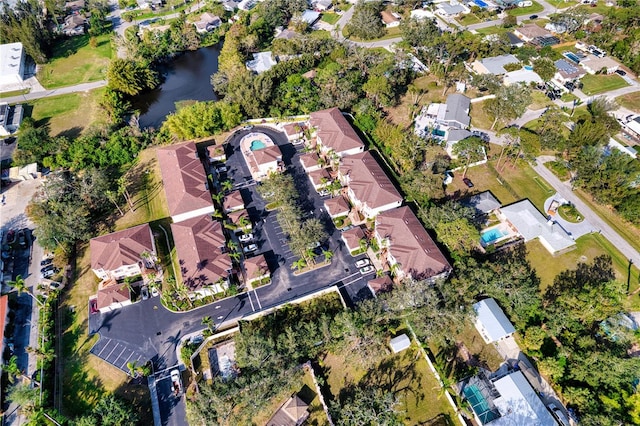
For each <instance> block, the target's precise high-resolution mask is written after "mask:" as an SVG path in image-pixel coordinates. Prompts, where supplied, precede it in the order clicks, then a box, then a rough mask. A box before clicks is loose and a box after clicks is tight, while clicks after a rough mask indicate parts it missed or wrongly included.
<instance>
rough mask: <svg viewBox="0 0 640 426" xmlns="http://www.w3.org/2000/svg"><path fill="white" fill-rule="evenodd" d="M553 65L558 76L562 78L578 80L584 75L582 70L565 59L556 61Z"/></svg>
mask: <svg viewBox="0 0 640 426" xmlns="http://www.w3.org/2000/svg"><path fill="white" fill-rule="evenodd" d="M554 64H555V66H556V69H557V70H558V72H559V73H560V75H561V76H562V77H564V78H578V77H580V76H583V75H584V74H585V72H584V70H582V69H580V68H578V67H577V66H575V65H573V64H572V63H570V62H569V61H567V60H566V59H558V60H557V61H555V62H554Z"/></svg>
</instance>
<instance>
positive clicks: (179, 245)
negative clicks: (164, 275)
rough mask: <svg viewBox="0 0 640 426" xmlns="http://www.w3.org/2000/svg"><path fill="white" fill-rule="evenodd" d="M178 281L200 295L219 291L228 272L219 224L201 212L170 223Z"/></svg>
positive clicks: (222, 288) (228, 257)
mask: <svg viewBox="0 0 640 426" xmlns="http://www.w3.org/2000/svg"><path fill="white" fill-rule="evenodd" d="M171 232H172V233H173V241H174V243H175V248H176V256H177V257H178V263H179V264H180V275H181V277H182V282H183V283H184V284H185V285H186V286H187V288H188V289H189V291H191V292H197V293H200V294H202V295H210V294H215V293H221V292H223V291H224V290H225V289H226V287H227V282H228V281H227V280H228V277H229V275H231V273H232V268H233V266H232V262H231V257H230V256H229V253H227V251H226V239H225V236H224V232H223V226H222V224H221V223H220V222H219V221H216V220H213V219H212V218H211V215H208V214H204V215H201V216H197V217H192V218H190V219H186V220H184V221H182V222H179V223H172V224H171Z"/></svg>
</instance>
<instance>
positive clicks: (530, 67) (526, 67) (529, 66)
mask: <svg viewBox="0 0 640 426" xmlns="http://www.w3.org/2000/svg"><path fill="white" fill-rule="evenodd" d="M524 69H525V70H527V71H533V67H532V66H531V65H525V66H524Z"/></svg>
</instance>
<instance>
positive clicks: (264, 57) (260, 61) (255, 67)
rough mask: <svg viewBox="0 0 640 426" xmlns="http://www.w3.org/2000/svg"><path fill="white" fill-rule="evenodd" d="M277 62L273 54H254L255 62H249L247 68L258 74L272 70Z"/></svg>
mask: <svg viewBox="0 0 640 426" xmlns="http://www.w3.org/2000/svg"><path fill="white" fill-rule="evenodd" d="M276 64H277V62H276V60H275V59H274V58H273V55H272V53H271V52H270V51H269V52H258V53H254V54H253V60H251V61H248V62H247V64H246V65H247V68H248V69H249V70H251V71H253V72H255V73H256V74H260V73H263V72H265V71H268V70H270V69H271V68H272V67H273V66H274V65H276Z"/></svg>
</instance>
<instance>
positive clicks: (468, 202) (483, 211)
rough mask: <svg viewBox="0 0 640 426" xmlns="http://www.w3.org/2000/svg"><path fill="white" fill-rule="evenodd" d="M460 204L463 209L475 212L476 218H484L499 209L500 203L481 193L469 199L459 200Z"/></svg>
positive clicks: (489, 194)
mask: <svg viewBox="0 0 640 426" xmlns="http://www.w3.org/2000/svg"><path fill="white" fill-rule="evenodd" d="M460 204H462V205H463V206H465V207H472V208H474V209H475V211H476V217H478V216H486V215H488V214H490V213H493V212H494V211H496V210H498V209H499V208H500V201H498V199H497V198H496V197H495V196H494V195H493V194H492V193H491V191H483V192H480V193H478V194H475V195H472V196H470V197H466V198H463V199H462V200H460Z"/></svg>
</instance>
